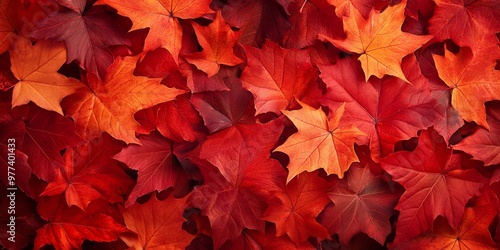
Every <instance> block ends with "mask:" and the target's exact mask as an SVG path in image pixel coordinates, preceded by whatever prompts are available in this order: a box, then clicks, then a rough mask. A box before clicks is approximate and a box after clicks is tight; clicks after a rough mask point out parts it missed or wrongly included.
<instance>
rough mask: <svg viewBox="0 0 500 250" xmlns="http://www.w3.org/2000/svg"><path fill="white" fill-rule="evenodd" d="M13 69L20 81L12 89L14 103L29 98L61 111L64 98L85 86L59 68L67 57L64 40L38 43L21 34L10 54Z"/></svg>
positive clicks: (44, 106)
mask: <svg viewBox="0 0 500 250" xmlns="http://www.w3.org/2000/svg"><path fill="white" fill-rule="evenodd" d="M10 60H11V63H12V65H11V70H12V73H13V74H14V76H15V77H16V78H17V79H18V80H19V82H18V83H17V84H16V86H15V87H14V91H13V93H12V107H15V106H19V105H23V104H26V103H28V102H29V101H32V102H34V103H35V104H36V105H38V106H40V107H42V108H44V109H46V110H51V111H55V112H57V113H59V114H61V115H64V114H63V111H62V109H61V100H62V99H63V98H64V97H65V96H67V95H70V94H73V93H75V91H76V90H77V89H78V88H79V87H82V86H83V84H82V83H81V82H79V81H78V80H76V79H73V78H67V77H66V76H63V75H61V74H59V73H57V71H58V70H59V68H61V66H62V65H63V64H64V62H65V61H66V47H64V43H54V42H49V41H43V40H42V41H39V42H37V44H36V45H35V46H32V45H31V42H30V40H29V39H27V38H23V37H19V39H18V40H17V42H16V46H15V48H14V49H13V50H12V51H11V54H10Z"/></svg>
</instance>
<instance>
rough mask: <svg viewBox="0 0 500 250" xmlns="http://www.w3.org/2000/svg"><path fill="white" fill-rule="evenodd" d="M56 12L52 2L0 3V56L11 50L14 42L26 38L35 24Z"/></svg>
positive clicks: (2, 1) (4, 1)
mask: <svg viewBox="0 0 500 250" xmlns="http://www.w3.org/2000/svg"><path fill="white" fill-rule="evenodd" d="M56 10H58V6H56V4H54V3H53V1H52V0H37V1H36V2H32V3H23V1H12V0H1V1H0V54H2V53H4V52H5V51H7V50H8V49H12V46H13V45H15V41H16V40H17V39H18V38H19V37H21V36H27V35H28V34H29V32H30V31H31V29H32V28H33V26H34V25H35V22H37V21H38V20H40V19H43V18H45V17H47V15H48V14H50V13H52V12H53V11H56Z"/></svg>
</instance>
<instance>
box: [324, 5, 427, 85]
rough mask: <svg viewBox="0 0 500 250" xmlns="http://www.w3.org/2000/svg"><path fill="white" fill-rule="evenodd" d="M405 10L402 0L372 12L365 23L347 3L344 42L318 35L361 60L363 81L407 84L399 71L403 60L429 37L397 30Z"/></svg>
mask: <svg viewBox="0 0 500 250" xmlns="http://www.w3.org/2000/svg"><path fill="white" fill-rule="evenodd" d="M405 7H406V0H403V1H401V3H399V4H398V5H395V6H392V7H388V8H387V9H386V10H384V12H382V13H379V12H378V11H376V10H373V9H372V11H371V12H370V15H369V16H368V20H365V19H364V18H363V16H362V15H361V14H360V13H359V11H358V10H357V9H356V8H355V7H354V6H352V4H351V5H350V16H349V17H346V16H344V17H343V21H344V30H345V32H346V35H347V37H346V39H344V40H335V39H331V38H328V37H325V36H321V35H320V36H321V37H322V38H324V39H325V40H328V41H329V42H331V43H333V44H334V45H335V46H337V47H339V48H341V49H342V50H345V51H348V52H353V53H357V54H360V56H359V58H358V60H359V61H361V66H362V67H363V70H364V72H365V80H366V81H368V78H369V77H370V76H372V75H374V76H376V77H378V78H382V77H383V76H384V75H392V76H396V77H399V78H401V79H403V80H404V81H406V82H408V80H407V79H406V77H405V76H404V74H403V71H402V70H401V61H402V60H403V57H404V56H406V55H408V54H410V53H413V52H414V51H415V50H417V49H418V48H420V46H422V44H424V43H426V42H427V41H429V40H430V39H431V38H432V36H417V35H413V34H410V33H406V32H402V31H401V26H402V25H403V21H404V19H405V15H404V12H405Z"/></svg>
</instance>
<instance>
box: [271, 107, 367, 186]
mask: <svg viewBox="0 0 500 250" xmlns="http://www.w3.org/2000/svg"><path fill="white" fill-rule="evenodd" d="M299 103H300V102H299ZM301 105H302V109H300V110H294V111H287V110H283V111H281V112H283V114H285V115H286V116H287V117H288V118H289V119H290V120H291V121H292V122H293V124H294V125H295V127H297V129H298V132H297V133H295V134H293V135H292V136H290V137H289V138H288V139H287V140H286V141H285V143H284V144H283V145H281V146H279V147H278V148H276V149H275V151H280V152H283V153H286V154H287V155H288V156H289V157H290V164H289V165H288V170H289V173H288V177H287V183H288V182H290V180H292V179H293V177H295V176H296V175H298V174H300V173H301V172H304V171H308V172H312V171H314V170H316V169H321V168H322V169H324V170H325V171H326V173H328V174H336V175H338V176H339V178H343V177H344V172H345V171H347V169H349V166H350V165H351V163H353V162H356V161H358V157H357V156H356V153H355V152H354V141H355V139H356V137H357V136H364V135H365V134H364V133H363V132H361V131H360V130H359V129H358V128H357V127H355V126H349V127H340V128H339V123H340V119H341V118H342V116H343V115H344V108H345V104H343V105H342V106H340V107H339V109H338V110H337V111H336V112H335V113H334V114H333V116H332V117H331V118H330V119H327V117H326V115H325V113H324V112H323V111H322V110H321V109H314V108H312V107H310V106H308V105H306V104H303V103H301Z"/></svg>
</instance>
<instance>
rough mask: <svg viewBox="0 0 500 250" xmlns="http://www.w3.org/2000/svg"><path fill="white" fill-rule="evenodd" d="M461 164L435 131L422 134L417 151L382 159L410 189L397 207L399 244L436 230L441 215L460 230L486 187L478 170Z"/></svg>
mask: <svg viewBox="0 0 500 250" xmlns="http://www.w3.org/2000/svg"><path fill="white" fill-rule="evenodd" d="M461 161H462V156H461V155H460V154H454V153H453V150H452V149H450V148H448V147H447V146H446V144H445V142H444V140H443V138H442V137H441V136H440V135H438V134H437V133H436V132H435V131H434V130H424V131H422V133H421V134H420V136H419V137H418V146H417V148H416V149H415V150H414V151H412V152H396V153H394V154H391V155H389V156H388V157H386V158H383V159H382V160H381V165H382V168H383V169H384V170H385V171H387V172H388V173H389V174H390V175H391V176H392V178H393V180H394V181H396V182H398V183H399V184H401V185H402V186H403V187H404V188H405V189H406V191H405V193H404V194H403V195H402V196H401V198H400V199H399V202H398V205H397V206H396V209H397V210H399V212H400V213H399V217H398V221H397V223H396V238H395V240H394V244H395V245H397V244H399V243H401V242H404V241H406V240H408V239H411V238H413V237H415V236H417V235H419V234H420V233H423V232H425V231H426V230H427V229H429V228H431V229H432V224H433V222H434V219H436V217H438V216H439V215H442V216H443V217H444V218H446V219H447V220H448V223H450V225H451V226H452V227H453V228H457V226H458V224H459V223H460V220H461V218H462V216H463V214H464V209H465V204H466V203H467V201H469V199H470V198H472V197H474V196H478V195H479V194H480V193H481V192H480V190H481V187H483V186H484V184H485V179H484V177H482V176H481V175H480V174H479V173H478V172H477V170H475V169H464V166H462V163H461Z"/></svg>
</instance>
